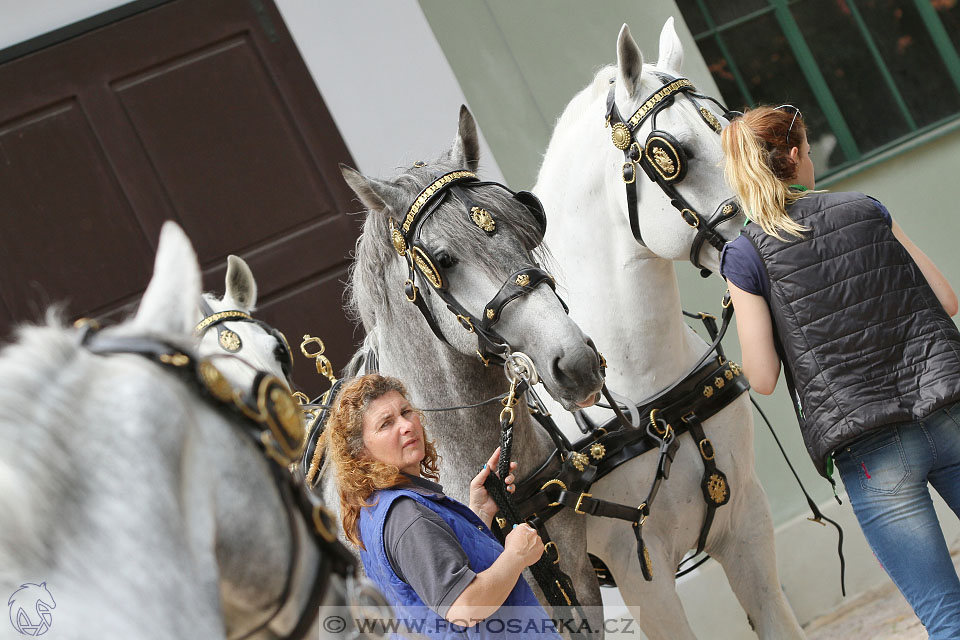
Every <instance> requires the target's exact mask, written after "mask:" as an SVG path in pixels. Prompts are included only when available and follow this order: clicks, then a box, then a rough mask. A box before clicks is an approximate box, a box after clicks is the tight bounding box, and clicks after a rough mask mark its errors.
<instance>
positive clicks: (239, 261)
mask: <svg viewBox="0 0 960 640" xmlns="http://www.w3.org/2000/svg"><path fill="white" fill-rule="evenodd" d="M224 290H225V294H224V297H230V298H233V301H234V302H236V303H237V305H238V306H239V307H241V308H242V309H243V310H245V311H253V308H254V307H256V306H257V281H256V280H254V279H253V272H252V271H250V267H249V266H248V265H247V263H246V262H245V261H244V260H243V258H241V257H239V256H234V255H230V256H227V278H226V280H225V283H224Z"/></svg>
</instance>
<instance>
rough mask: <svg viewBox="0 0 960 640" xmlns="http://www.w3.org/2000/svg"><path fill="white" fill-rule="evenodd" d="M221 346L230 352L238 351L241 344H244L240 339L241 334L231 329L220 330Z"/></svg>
mask: <svg viewBox="0 0 960 640" xmlns="http://www.w3.org/2000/svg"><path fill="white" fill-rule="evenodd" d="M219 341H220V346H221V347H223V348H224V349H226V350H227V351H229V352H230V353H236V352H237V351H239V350H240V347H241V345H242V344H243V343H242V342H241V341H240V336H238V335H237V334H236V333H234V332H233V331H230V329H224V330H223V331H221V332H220V338H219Z"/></svg>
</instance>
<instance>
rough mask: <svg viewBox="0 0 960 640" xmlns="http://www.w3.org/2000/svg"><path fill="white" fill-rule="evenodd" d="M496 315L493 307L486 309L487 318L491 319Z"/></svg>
mask: <svg viewBox="0 0 960 640" xmlns="http://www.w3.org/2000/svg"><path fill="white" fill-rule="evenodd" d="M496 315H497V312H496V311H494V310H493V309H487V320H493V318H494V316H496Z"/></svg>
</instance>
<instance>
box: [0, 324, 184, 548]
mask: <svg viewBox="0 0 960 640" xmlns="http://www.w3.org/2000/svg"><path fill="white" fill-rule="evenodd" d="M63 316H64V313H63V310H62V309H61V308H60V307H57V306H54V307H51V308H50V309H48V310H47V312H46V316H45V319H44V321H43V322H41V323H38V324H25V325H21V326H19V327H18V328H17V329H16V330H15V333H14V336H13V338H14V339H13V341H12V342H10V343H9V344H7V345H5V346H4V347H3V348H2V349H0V442H2V443H6V444H12V445H13V446H4V447H0V522H3V523H4V525H3V526H2V527H0V550H2V549H16V550H17V551H18V553H19V554H20V555H21V556H23V559H24V560H26V559H27V558H28V557H29V558H43V562H42V564H43V565H44V566H52V565H53V564H54V562H53V560H52V556H54V554H55V553H56V544H55V541H54V538H53V536H54V535H56V533H57V530H58V529H60V528H61V527H59V526H56V525H53V524H44V523H54V522H63V521H66V520H69V519H71V518H74V517H82V516H81V515H78V514H79V513H80V511H81V510H82V508H83V507H82V505H83V502H84V500H85V499H86V497H87V492H88V490H89V487H88V484H89V481H90V477H89V476H90V469H87V468H85V466H84V465H88V464H90V460H89V459H88V458H89V455H91V452H93V453H96V452H98V451H99V452H100V453H101V454H103V455H107V452H105V451H103V449H104V446H105V445H104V441H106V440H107V439H108V438H109V437H112V435H111V433H110V432H109V430H105V429H104V427H103V425H96V424H90V425H85V426H87V427H89V428H85V429H84V430H83V431H82V432H78V431H75V430H73V429H71V427H76V426H77V425H76V421H77V415H76V412H77V407H76V402H77V398H78V397H82V396H83V394H84V393H85V390H86V387H87V386H88V385H89V384H90V383H91V382H92V381H93V380H92V379H91V378H90V375H91V370H90V368H89V367H86V366H80V367H79V368H78V367H77V365H78V364H79V363H80V360H81V359H83V358H85V357H93V356H92V354H90V353H89V352H88V351H87V350H86V349H85V348H84V347H83V346H82V344H81V341H80V333H79V331H77V330H74V329H72V328H70V327H69V326H68V325H67V324H66V322H65V320H64V317H63ZM131 329H133V328H132V327H127V326H125V325H118V326H117V327H116V329H105V331H116V334H118V335H119V334H121V333H125V332H128V331H130V330H131ZM162 337H163V338H164V339H167V340H168V341H170V342H171V343H173V344H184V345H185V344H186V343H185V340H184V336H162ZM91 434H102V436H103V437H102V438H100V437H93V438H91V437H90V436H91ZM81 441H82V446H81ZM84 452H85V453H84Z"/></svg>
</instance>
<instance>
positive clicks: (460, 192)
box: [390, 170, 568, 366]
mask: <svg viewBox="0 0 960 640" xmlns="http://www.w3.org/2000/svg"><path fill="white" fill-rule="evenodd" d="M487 186H494V187H497V188H499V189H503V190H504V191H506V192H507V193H509V194H510V195H511V196H513V198H514V199H515V200H517V201H518V202H519V203H520V204H522V205H524V206H525V207H526V208H527V211H528V212H530V214H531V215H532V216H533V217H534V220H535V222H536V223H537V227H538V232H539V237H538V238H537V244H539V242H540V240H542V238H543V232H544V231H545V230H546V225H547V219H546V216H545V215H544V212H543V205H542V204H541V203H540V200H539V199H538V198H537V197H536V196H535V195H533V194H532V193H530V192H529V191H519V192H515V191H512V190H511V189H509V188H507V187H506V186H504V185H502V184H500V183H498V182H484V181H480V180H479V179H478V178H477V175H476V174H475V173H473V172H471V171H465V170H459V171H451V172H449V173H445V174H440V175H438V176H437V177H436V179H435V180H434V181H433V182H431V183H430V184H428V185H427V186H426V187H424V189H423V190H422V191H421V192H420V193H419V195H417V197H416V198H415V199H414V201H413V203H412V204H411V205H410V208H409V209H408V210H407V212H406V215H405V216H404V218H403V220H402V221H401V222H400V223H399V224H398V223H397V221H396V220H394V219H393V218H391V219H390V238H391V242H392V244H393V248H394V250H395V251H396V252H397V253H398V254H399V255H400V256H401V257H403V258H405V259H406V261H407V268H408V275H407V280H406V282H405V283H404V294H405V295H406V297H407V300H409V301H410V302H412V303H414V304H415V305H416V306H417V308H418V309H419V310H420V313H421V314H422V315H423V317H424V319H425V320H426V321H427V324H428V325H429V326H430V329H431V330H432V331H433V333H434V335H436V336H437V338H439V339H440V340H441V341H442V342H444V343H446V344H448V345H449V344H450V342H449V341H448V340H447V338H446V336H444V335H443V332H442V331H441V330H440V327H439V326H438V325H437V322H436V319H435V318H434V317H433V314H432V313H431V312H430V309H429V307H428V306H427V304H426V301H425V300H424V297H423V295H421V293H420V287H418V286H417V282H418V280H420V281H421V286H422V280H426V281H427V283H428V284H429V285H430V289H428V291H430V290H432V291H433V292H434V293H436V294H437V295H438V296H439V297H440V299H441V300H443V302H444V303H446V305H447V309H449V310H450V312H451V313H453V314H454V315H456V317H457V321H458V322H459V323H460V326H462V327H463V328H464V329H465V330H466V331H467V332H469V333H474V334H476V336H477V356H478V357H479V358H480V360H481V362H483V364H484V365H485V366H486V365H489V364H490V363H491V362H493V363H495V364H498V365H502V364H504V362H505V357H506V356H507V355H508V354H509V353H510V351H511V350H510V346H509V344H508V343H507V341H506V340H505V339H504V338H503V337H502V336H501V335H500V334H499V333H497V332H496V330H495V329H494V326H495V325H496V324H497V322H498V321H499V320H500V316H501V315H502V313H503V310H504V308H505V307H506V306H507V305H508V304H509V303H510V302H513V301H514V300H516V299H518V298H521V297H523V296H525V295H527V294H528V293H531V292H532V291H533V290H534V289H535V288H536V287H537V286H539V285H540V284H543V283H546V284H547V285H549V286H550V288H551V289H553V290H554V292H556V283H555V282H554V280H553V277H552V276H551V275H550V274H549V273H547V272H546V271H544V270H543V269H541V268H540V267H539V266H532V267H526V268H524V269H520V270H519V271H515V272H514V273H513V274H511V275H510V276H509V277H508V278H507V279H506V281H505V282H504V283H503V285H502V286H501V287H500V290H499V291H498V292H497V294H496V295H495V296H494V297H493V298H492V299H491V300H490V301H489V302H488V303H487V304H486V305H485V306H484V310H483V312H482V314H481V317H479V318H478V317H476V316H474V315H472V314H471V313H470V312H469V311H467V310H466V309H465V308H464V307H463V305H461V304H460V303H459V302H458V301H457V299H456V298H455V297H454V296H453V295H452V294H450V292H449V291H448V289H447V280H446V278H445V277H444V274H443V272H442V271H441V266H442V265H438V264H437V260H436V259H435V258H434V257H433V254H432V253H431V251H430V249H429V248H427V246H426V245H425V244H424V243H423V241H422V240H421V237H420V234H421V232H422V230H423V226H424V224H425V223H426V221H427V220H429V218H430V216H431V215H433V213H434V212H436V211H437V209H439V207H440V205H441V204H442V203H443V202H444V200H445V199H446V197H447V196H448V195H449V194H451V193H452V194H453V195H455V196H456V198H457V200H459V201H460V203H461V205H462V206H463V207H464V209H465V210H466V212H467V213H468V214H469V216H470V219H471V220H472V221H473V223H474V224H475V225H476V226H477V227H479V228H480V229H482V230H483V231H484V232H486V233H487V234H488V235H493V234H495V233H496V231H497V220H496V218H495V217H494V216H493V215H492V214H491V213H490V212H488V211H487V210H486V209H484V208H483V207H481V206H479V204H477V203H476V202H475V201H474V200H473V199H472V198H471V197H470V192H471V191H472V190H473V189H476V188H478V187H487ZM532 248H533V247H530V249H532ZM558 298H559V296H558ZM560 304H561V305H563V308H564V310H565V311H567V310H568V309H567V305H566V303H564V302H563V300H562V299H561V300H560Z"/></svg>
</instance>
